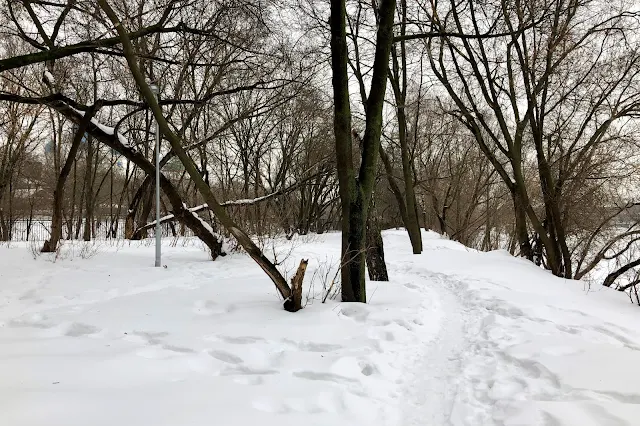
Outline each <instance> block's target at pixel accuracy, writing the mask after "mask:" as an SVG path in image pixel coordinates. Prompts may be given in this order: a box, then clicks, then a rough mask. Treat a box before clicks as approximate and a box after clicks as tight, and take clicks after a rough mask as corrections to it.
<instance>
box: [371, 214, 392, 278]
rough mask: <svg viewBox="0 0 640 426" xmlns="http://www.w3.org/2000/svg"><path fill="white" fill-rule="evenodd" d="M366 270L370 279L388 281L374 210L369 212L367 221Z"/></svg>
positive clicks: (380, 236)
mask: <svg viewBox="0 0 640 426" xmlns="http://www.w3.org/2000/svg"><path fill="white" fill-rule="evenodd" d="M367 270H368V271H369V279H370V280H371V281H389V274H388V273H387V264H386V262H385V260H384V243H383V241H382V234H381V233H380V223H379V222H378V218H377V216H376V215H375V213H374V212H371V214H369V220H368V221H367Z"/></svg>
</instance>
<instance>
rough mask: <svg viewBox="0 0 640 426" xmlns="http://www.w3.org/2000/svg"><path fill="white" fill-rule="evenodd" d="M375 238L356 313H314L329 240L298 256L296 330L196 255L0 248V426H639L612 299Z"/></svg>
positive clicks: (439, 243)
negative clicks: (160, 257) (156, 258)
mask: <svg viewBox="0 0 640 426" xmlns="http://www.w3.org/2000/svg"><path fill="white" fill-rule="evenodd" d="M384 236H385V244H386V246H385V249H386V256H387V261H388V266H389V272H390V276H391V282H389V283H369V286H368V293H369V300H370V303H369V304H367V305H361V304H343V303H339V302H337V301H331V300H329V301H327V303H325V304H323V303H321V300H319V297H320V296H319V295H321V293H322V285H323V281H324V277H325V275H326V274H325V273H326V271H327V267H328V266H329V265H330V264H333V266H334V267H335V266H336V263H337V261H338V259H339V241H340V238H339V237H340V236H339V234H336V233H333V234H327V235H322V236H317V237H313V238H306V239H299V240H298V247H296V249H295V250H294V252H293V254H292V255H291V256H290V257H289V258H288V259H287V267H288V268H289V269H291V268H293V267H294V266H295V265H296V264H297V262H299V260H300V258H301V257H305V258H306V257H308V258H309V259H310V263H309V270H308V272H307V280H306V281H305V286H306V291H310V293H309V297H310V300H309V303H308V305H307V307H306V308H305V309H304V310H302V311H300V312H298V313H296V314H290V313H287V312H285V311H284V310H282V308H281V303H280V302H279V301H278V300H277V297H276V292H275V289H274V288H272V285H271V284H270V283H269V281H268V279H267V278H266V277H265V276H264V274H263V273H262V272H261V271H260V269H259V268H258V267H257V266H255V265H254V264H253V263H252V262H251V260H250V259H249V258H247V257H246V256H243V255H241V254H234V255H230V256H227V257H225V258H220V259H218V260H216V261H215V262H211V261H209V260H207V255H206V253H205V252H204V251H203V250H202V249H201V248H200V246H199V245H198V244H191V243H190V244H186V245H185V246H183V245H181V244H178V245H177V246H176V247H171V246H170V244H169V241H167V245H166V246H165V247H164V262H163V263H164V264H166V265H167V267H166V268H153V267H152V265H153V247H151V246H149V245H145V244H140V243H136V244H132V245H120V246H117V247H116V246H110V245H106V244H103V245H98V246H97V247H91V248H85V249H82V248H81V246H70V245H67V247H66V248H65V249H64V250H63V254H62V256H59V257H58V259H57V260H55V261H54V259H53V258H52V257H48V255H42V256H39V257H37V259H34V258H33V256H32V250H30V248H29V246H28V245H27V244H23V245H12V246H11V247H9V248H7V247H0V424H1V425H7V426H26V425H28V426H41V425H42V426H58V425H59V426H87V425H91V426H102V425H104V426H115V425H118V426H142V425H144V426H146V425H153V426H161V425H167V426H168V425H171V426H187V425H203V426H204V425H221V426H233V425H239V426H244V425H252V426H253V425H258V424H259V425H261V426H272V425H274V426H275V425H278V426H288V425H301V424H304V425H327V426H329V425H332V426H333V425H363V426H365V425H366V426H369V425H371V426H382V425H384V426H392V425H393V426H396V425H397V426H411V425H425V426H439V425H469V426H480V425H580V426H589V425H636V424H638V421H639V420H638V419H640V365H639V364H640V363H639V361H640V332H638V329H639V328H638V323H639V322H638V319H639V318H640V308H639V307H637V306H634V305H632V304H631V303H629V300H628V298H626V296H625V295H624V294H621V293H618V292H615V291H613V290H608V289H603V290H601V289H599V288H598V289H594V291H590V292H589V291H585V288H584V284H583V283H580V282H569V281H563V280H560V279H557V278H554V277H552V276H550V275H549V274H548V273H547V272H545V271H542V270H540V269H538V268H536V267H535V266H533V265H531V264H529V263H527V262H526V261H524V260H521V259H515V258H512V257H510V256H509V255H508V254H507V253H506V252H501V251H498V252H491V253H479V252H475V251H473V250H468V249H466V248H464V247H463V246H461V245H459V244H457V243H454V242H450V241H447V240H444V239H441V238H439V237H438V236H437V235H436V234H433V233H425V234H424V236H425V251H424V253H423V254H422V255H418V256H414V255H411V254H410V246H409V243H408V239H407V238H406V234H405V233H404V232H403V231H387V232H386V233H385V234H384ZM67 244H68V243H67ZM284 251H286V249H285V248H284V247H283V252H284ZM316 269H319V272H318V273H316V274H315V278H314V271H315V270H316ZM328 276H329V280H330V279H331V278H332V276H333V273H331V272H330V273H329V274H328ZM306 291H305V294H306ZM314 294H316V295H318V296H317V297H315V298H314V297H313V295H314Z"/></svg>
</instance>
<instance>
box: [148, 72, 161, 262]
mask: <svg viewBox="0 0 640 426" xmlns="http://www.w3.org/2000/svg"><path fill="white" fill-rule="evenodd" d="M150 89H151V91H152V92H153V94H154V95H155V97H156V100H157V99H158V92H159V90H158V86H156V85H155V84H153V85H151V86H150ZM155 121H156V129H155V137H156V267H159V266H160V264H161V263H162V262H161V253H160V246H161V243H162V230H161V229H160V124H159V123H158V120H155Z"/></svg>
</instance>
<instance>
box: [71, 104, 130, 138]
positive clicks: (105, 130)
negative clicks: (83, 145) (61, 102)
mask: <svg viewBox="0 0 640 426" xmlns="http://www.w3.org/2000/svg"><path fill="white" fill-rule="evenodd" d="M67 107H68V108H69V109H71V110H73V111H74V112H76V113H77V114H79V115H81V116H82V117H84V114H85V112H84V111H81V110H79V109H76V108H74V107H72V106H70V105H67ZM91 124H93V125H94V126H96V127H97V128H98V129H99V130H100V131H101V132H102V133H104V134H106V135H109V136H113V135H114V134H116V129H115V127H111V126H107V125H106V124H102V123H101V122H100V121H99V120H98V119H97V118H95V117H92V118H91ZM116 136H117V138H118V141H119V142H120V143H121V144H122V145H124V146H125V147H127V148H133V145H132V144H131V143H130V142H129V140H127V138H125V137H124V135H122V133H120V132H118V133H117V134H116Z"/></svg>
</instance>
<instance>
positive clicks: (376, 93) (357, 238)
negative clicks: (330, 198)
mask: <svg viewBox="0 0 640 426" xmlns="http://www.w3.org/2000/svg"><path fill="white" fill-rule="evenodd" d="M394 15H395V0H382V1H381V2H380V3H379V10H378V18H379V22H378V32H377V36H376V51H375V59H374V64H373V73H372V77H371V90H370V93H369V97H368V100H367V105H366V128H365V132H364V137H363V141H362V161H361V164H360V170H359V173H358V179H357V180H356V178H355V170H354V164H353V152H352V148H351V146H352V138H351V107H350V105H349V76H348V73H347V61H348V49H347V39H346V5H345V1H344V0H332V1H331V17H330V26H331V69H332V74H333V76H332V83H333V100H334V133H335V138H336V159H337V169H338V183H339V189H340V201H341V207H342V259H343V264H342V268H341V276H342V282H341V286H342V300H343V301H345V302H363V303H364V302H366V301H367V295H366V284H365V258H366V244H365V243H366V238H365V236H366V223H367V216H368V213H369V202H370V200H371V194H372V193H373V187H374V183H375V175H376V162H377V157H378V151H379V149H380V136H381V133H382V107H383V104H384V98H385V93H386V86H387V74H388V68H389V54H390V51H391V44H392V42H393V19H394Z"/></svg>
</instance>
